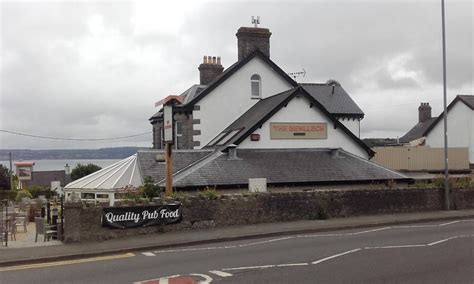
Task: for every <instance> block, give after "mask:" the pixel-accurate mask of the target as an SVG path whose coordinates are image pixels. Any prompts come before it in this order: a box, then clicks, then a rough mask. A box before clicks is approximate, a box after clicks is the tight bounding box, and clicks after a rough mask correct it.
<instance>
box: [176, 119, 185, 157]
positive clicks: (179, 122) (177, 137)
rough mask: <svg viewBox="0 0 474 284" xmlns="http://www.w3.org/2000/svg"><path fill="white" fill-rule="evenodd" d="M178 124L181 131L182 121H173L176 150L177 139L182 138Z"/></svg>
mask: <svg viewBox="0 0 474 284" xmlns="http://www.w3.org/2000/svg"><path fill="white" fill-rule="evenodd" d="M178 124H180V125H181V131H183V122H182V121H178V120H176V121H175V122H174V148H175V149H176V150H178V139H182V138H183V133H178Z"/></svg>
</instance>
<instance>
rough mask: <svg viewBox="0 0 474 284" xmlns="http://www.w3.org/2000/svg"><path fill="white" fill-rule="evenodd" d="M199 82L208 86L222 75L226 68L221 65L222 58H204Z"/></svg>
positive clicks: (200, 68) (200, 66) (200, 67)
mask: <svg viewBox="0 0 474 284" xmlns="http://www.w3.org/2000/svg"><path fill="white" fill-rule="evenodd" d="M198 69H199V82H200V84H201V85H207V84H209V83H210V82H211V81H212V80H214V79H215V78H216V77H217V76H219V75H220V74H222V71H224V67H222V64H221V58H220V57H216V56H204V58H203V61H202V63H201V65H199V68H198Z"/></svg>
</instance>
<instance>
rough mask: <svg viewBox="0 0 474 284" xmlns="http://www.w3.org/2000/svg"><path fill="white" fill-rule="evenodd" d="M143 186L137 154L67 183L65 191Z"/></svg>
mask: <svg viewBox="0 0 474 284" xmlns="http://www.w3.org/2000/svg"><path fill="white" fill-rule="evenodd" d="M142 184H143V182H142V178H141V175H140V169H139V168H138V162H137V154H134V155H132V156H130V157H128V158H126V159H123V160H121V161H118V162H117V163H115V164H112V165H110V166H108V167H105V168H103V169H101V170H99V171H97V172H94V173H92V174H90V175H87V176H85V177H82V178H80V179H78V180H75V181H73V182H70V183H68V184H67V185H66V186H65V187H64V189H65V190H69V191H70V190H84V191H87V190H104V191H109V190H116V189H123V188H125V187H127V186H133V187H138V186H141V185H142Z"/></svg>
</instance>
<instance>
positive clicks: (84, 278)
mask: <svg viewBox="0 0 474 284" xmlns="http://www.w3.org/2000/svg"><path fill="white" fill-rule="evenodd" d="M178 275H179V276H178ZM170 276H173V277H172V278H169V279H168V280H165V279H164V278H166V277H170ZM160 278H162V279H161V281H160V282H159V283H166V281H168V282H169V283H173V281H174V283H192V282H193V281H192V280H191V279H194V280H195V283H198V282H199V281H202V283H383V282H387V283H474V220H459V221H449V222H437V223H425V224H413V225H405V226H391V227H380V228H368V229H358V230H346V231H337V232H329V233H319V234H307V235H292V236H286V237H278V238H265V239H253V240H245V241H236V242H226V243H216V244H213V245H203V246H193V247H183V248H176V249H172V250H161V251H148V252H135V253H129V254H120V255H114V256H104V257H102V258H101V257H99V258H91V259H83V260H73V261H63V262H58V263H52V264H51V263H49V264H38V265H27V266H18V267H9V268H0V283H2V284H3V283H38V284H39V283H133V282H140V281H144V282H142V283H146V281H145V280H150V279H155V280H157V279H160ZM179 279H182V280H183V281H182V282H179ZM185 280H187V282H186V281H185ZM205 281H208V282H205ZM155 283H158V281H155Z"/></svg>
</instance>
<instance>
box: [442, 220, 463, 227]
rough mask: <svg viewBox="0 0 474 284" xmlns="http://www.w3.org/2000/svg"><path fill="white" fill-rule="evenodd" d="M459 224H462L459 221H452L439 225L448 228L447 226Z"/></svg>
mask: <svg viewBox="0 0 474 284" xmlns="http://www.w3.org/2000/svg"><path fill="white" fill-rule="evenodd" d="M459 222H461V221H459V220H458V221H452V222H448V223H444V224H439V226H440V227H441V226H447V225H451V224H456V223H459Z"/></svg>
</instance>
